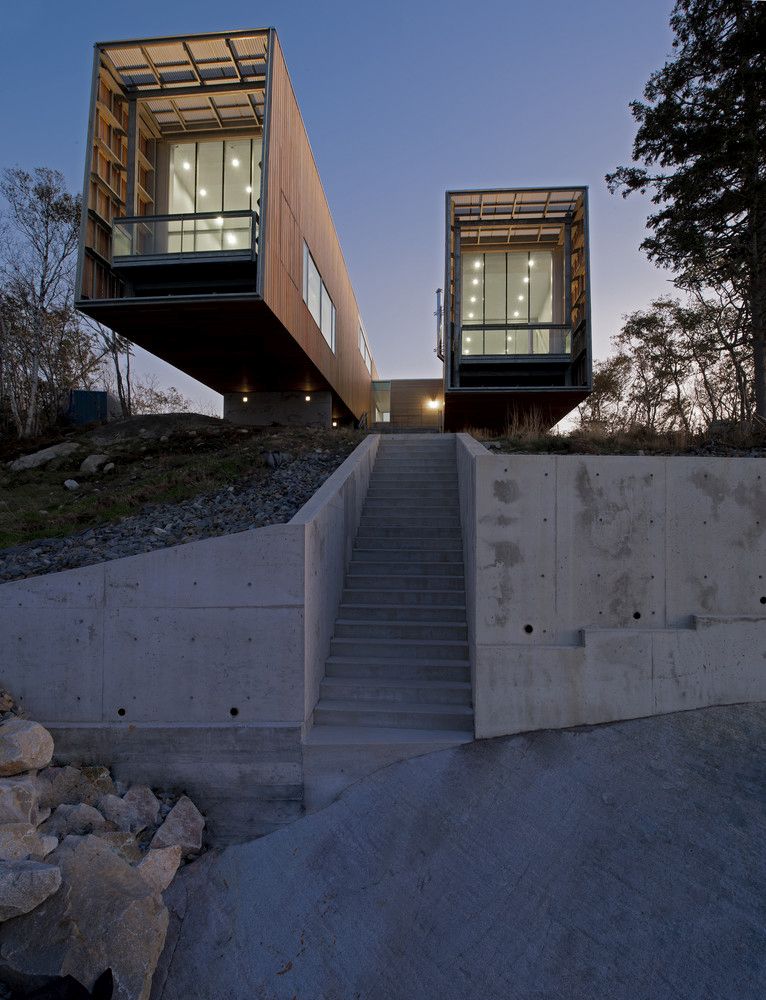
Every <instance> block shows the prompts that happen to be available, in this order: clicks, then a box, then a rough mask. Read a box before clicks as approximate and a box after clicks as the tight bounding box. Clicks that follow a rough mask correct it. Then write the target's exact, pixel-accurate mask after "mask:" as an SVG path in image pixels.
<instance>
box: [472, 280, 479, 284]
mask: <svg viewBox="0 0 766 1000" xmlns="http://www.w3.org/2000/svg"><path fill="white" fill-rule="evenodd" d="M471 284H472V285H478V284H479V279H478V278H474V279H473V281H472V282H471Z"/></svg>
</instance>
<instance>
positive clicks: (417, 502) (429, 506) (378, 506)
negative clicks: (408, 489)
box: [364, 493, 460, 516]
mask: <svg viewBox="0 0 766 1000" xmlns="http://www.w3.org/2000/svg"><path fill="white" fill-rule="evenodd" d="M393 506H396V509H397V510H400V511H408V512H409V511H411V512H413V513H417V512H418V511H442V512H443V513H444V514H453V515H455V516H459V515H460V503H459V501H458V498H457V497H456V496H451V495H445V494H441V495H440V496H432V497H419V498H415V497H411V496H410V495H409V494H408V493H405V494H404V495H402V496H399V498H398V499H397V498H396V497H369V496H368V497H367V499H366V500H365V503H364V510H365V511H370V512H373V511H378V510H382V511H386V510H390V509H391V508H392V507H393Z"/></svg>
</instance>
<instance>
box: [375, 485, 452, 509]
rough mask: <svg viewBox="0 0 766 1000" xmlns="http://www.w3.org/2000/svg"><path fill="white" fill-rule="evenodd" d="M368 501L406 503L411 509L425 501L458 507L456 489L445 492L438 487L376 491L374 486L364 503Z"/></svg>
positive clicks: (395, 488) (394, 488)
mask: <svg viewBox="0 0 766 1000" xmlns="http://www.w3.org/2000/svg"><path fill="white" fill-rule="evenodd" d="M370 500H381V501H383V502H388V503H400V502H403V501H406V502H407V504H409V506H411V507H412V506H415V505H419V504H421V503H425V502H426V501H431V502H434V501H435V502H437V503H457V504H458V506H459V496H458V491H457V489H452V488H450V489H448V490H445V489H444V488H442V487H439V486H429V485H424V486H418V487H412V486H411V487H408V488H407V489H406V490H401V489H399V488H398V487H390V488H386V489H378V488H377V487H376V486H370V489H369V491H368V493H367V497H366V500H365V503H367V502H368V501H370Z"/></svg>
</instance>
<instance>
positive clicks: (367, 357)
mask: <svg viewBox="0 0 766 1000" xmlns="http://www.w3.org/2000/svg"><path fill="white" fill-rule="evenodd" d="M359 353H360V354H361V355H362V358H363V359H364V366H365V368H366V369H367V371H368V372H369V373H370V375H372V354H371V353H370V345H369V344H368V343H367V334H366V333H365V332H364V327H363V326H362V321H361V319H360V320H359Z"/></svg>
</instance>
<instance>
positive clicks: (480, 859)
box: [153, 705, 766, 1000]
mask: <svg viewBox="0 0 766 1000" xmlns="http://www.w3.org/2000/svg"><path fill="white" fill-rule="evenodd" d="M764 737H766V706H763V705H761V706H747V707H728V708H711V709H705V710H701V711H695V712H687V713H682V714H677V715H667V716H663V717H660V718H652V719H643V720H638V721H635V722H625V723H618V724H614V725H611V726H601V727H598V728H592V729H580V730H569V731H558V732H550V731H546V732H539V733H535V734H532V735H528V736H516V737H506V738H503V739H497V740H491V741H482V742H479V743H472V744H468V745H465V746H462V747H457V748H454V749H450V750H444V751H442V752H439V753H434V754H431V755H430V756H427V757H419V758H417V759H413V760H407V761H403V762H401V763H398V764H394V765H392V766H391V767H388V768H385V769H384V770H382V771H379V772H377V773H376V774H374V775H372V776H370V777H368V778H365V779H363V780H362V781H360V782H359V783H357V784H356V785H354V786H353V787H351V788H349V789H348V790H347V791H346V792H345V793H344V794H343V796H342V797H341V799H340V800H339V801H338V802H336V803H335V804H333V805H332V806H330V807H329V808H327V809H325V810H323V811H322V812H319V813H316V814H315V815H313V816H310V817H308V818H306V819H304V820H301V821H300V822H298V823H295V824H293V825H292V826H290V827H288V828H286V829H284V830H281V831H279V832H277V833H274V834H272V835H271V836H268V837H265V838H263V839H261V840H258V841H255V842H251V843H248V844H242V845H240V846H237V847H231V848H228V849H227V850H225V851H224V852H223V853H221V854H219V855H209V856H207V857H206V858H204V859H203V860H202V861H200V862H198V863H197V864H195V865H192V866H190V867H189V868H187V869H185V871H183V872H182V874H181V876H180V877H179V878H178V879H177V880H176V882H175V883H174V884H173V887H172V888H171V890H170V893H169V894H168V895H169V896H170V903H171V909H172V911H173V912H174V914H175V915H174V917H173V920H172V925H171V930H170V933H169V937H168V942H167V945H166V948H165V953H164V955H163V958H162V960H161V965H160V967H159V969H158V972H157V975H156V978H155V988H154V991H153V998H154V1000H194V998H200V1000H202V998H205V1000H210V998H213V997H227V998H229V1000H252V998H256V997H257V998H269V1000H290V998H295V997H297V998H300V1000H352V998H360V1000H361V998H363V1000H414V998H417V1000H494V998H497V1000H501V998H502V1000H530V998H535V1000H543V998H546V1000H554V998H555V1000H606V998H609V1000H702V998H708V997H709V998H713V997H715V998H716V1000H748V998H753V1000H754V998H756V997H758V998H761V997H763V996H764V995H766V957H765V956H764V948H763V942H764V936H765V935H766V853H765V852H764V851H763V833H764V815H765V811H766V791H765V790H766V781H765V779H766V752H765V751H764V747H765V746H766V740H765V739H764Z"/></svg>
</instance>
